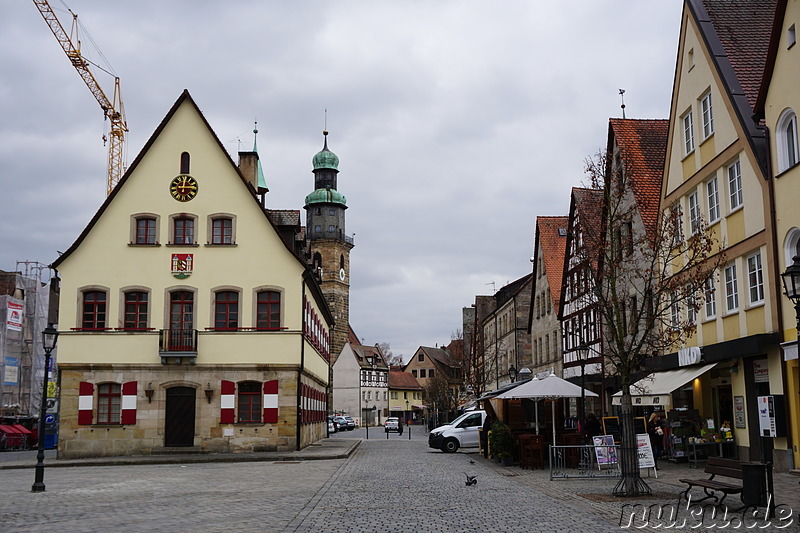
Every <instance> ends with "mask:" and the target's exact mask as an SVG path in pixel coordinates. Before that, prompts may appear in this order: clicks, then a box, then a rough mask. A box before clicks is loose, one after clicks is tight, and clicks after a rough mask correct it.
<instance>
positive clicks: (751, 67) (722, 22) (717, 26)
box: [702, 0, 777, 118]
mask: <svg viewBox="0 0 800 533" xmlns="http://www.w3.org/2000/svg"><path fill="white" fill-rule="evenodd" d="M702 2H703V6H704V7H705V10H706V13H707V14H708V17H709V20H710V21H711V23H712V24H713V26H714V30H715V31H716V33H717V36H718V37H719V40H720V42H721V44H722V47H723V49H724V51H725V53H726V55H727V56H728V61H730V63H731V66H732V67H733V70H734V71H735V72H736V77H737V78H738V80H739V83H740V84H741V86H742V90H743V91H744V94H745V96H746V98H747V102H748V103H749V104H750V108H751V109H755V107H756V100H757V99H758V91H759V89H760V87H761V80H762V78H763V76H764V65H765V64H766V60H767V52H768V51H769V44H770V37H771V35H772V26H773V21H774V18H775V6H776V3H777V1H776V0H702ZM731 89H733V88H731ZM747 118H749V117H747Z"/></svg>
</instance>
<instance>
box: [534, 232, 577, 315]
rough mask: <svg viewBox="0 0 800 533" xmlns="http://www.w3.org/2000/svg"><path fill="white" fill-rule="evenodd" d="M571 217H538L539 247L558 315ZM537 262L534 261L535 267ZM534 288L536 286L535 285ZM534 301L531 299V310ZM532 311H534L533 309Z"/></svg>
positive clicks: (537, 235)
mask: <svg viewBox="0 0 800 533" xmlns="http://www.w3.org/2000/svg"><path fill="white" fill-rule="evenodd" d="M568 226H569V217H536V237H537V239H538V243H537V244H536V246H537V247H541V249H542V260H543V261H544V275H545V276H546V277H547V284H548V285H549V286H550V299H551V300H552V302H553V309H554V310H555V313H556V316H558V311H559V309H560V308H561V283H562V279H563V277H564V254H566V253H567V229H568ZM535 266H536V264H535V263H534V268H535ZM534 290H536V289H535V287H534ZM532 309H533V301H531V310H532ZM531 312H532V311H531Z"/></svg>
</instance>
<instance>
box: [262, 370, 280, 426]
mask: <svg viewBox="0 0 800 533" xmlns="http://www.w3.org/2000/svg"><path fill="white" fill-rule="evenodd" d="M264 423H265V424H277V423H278V380H277V379H273V380H272V381H267V382H265V383H264Z"/></svg>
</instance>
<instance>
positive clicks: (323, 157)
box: [313, 130, 339, 172]
mask: <svg viewBox="0 0 800 533" xmlns="http://www.w3.org/2000/svg"><path fill="white" fill-rule="evenodd" d="M322 134H323V135H324V136H325V145H324V146H323V147H322V150H321V151H319V152H317V154H316V155H315V156H314V159H313V163H314V170H319V169H321V168H327V169H331V170H336V171H337V172H338V170H339V158H338V157H337V156H336V154H334V153H333V152H331V151H330V150H328V130H325V131H323V132H322Z"/></svg>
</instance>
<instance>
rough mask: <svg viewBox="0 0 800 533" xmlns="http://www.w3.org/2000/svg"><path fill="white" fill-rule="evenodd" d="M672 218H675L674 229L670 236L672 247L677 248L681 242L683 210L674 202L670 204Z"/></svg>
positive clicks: (679, 204) (678, 203)
mask: <svg viewBox="0 0 800 533" xmlns="http://www.w3.org/2000/svg"><path fill="white" fill-rule="evenodd" d="M670 209H672V216H674V217H675V227H674V228H672V229H673V231H674V232H673V234H672V245H673V246H678V245H679V244H680V243H682V242H683V209H681V203H680V202H679V201H678V202H675V203H674V204H672V207H671V208H670Z"/></svg>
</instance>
